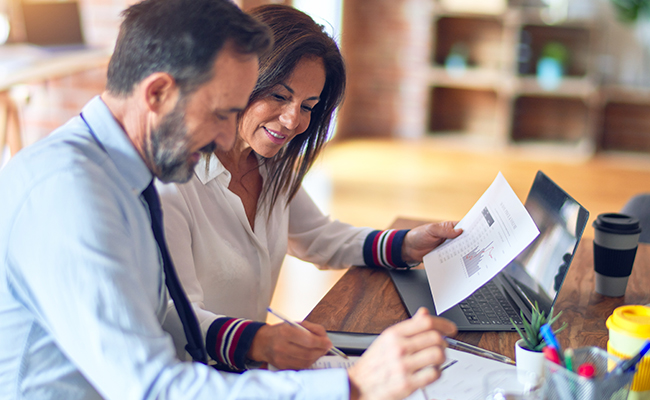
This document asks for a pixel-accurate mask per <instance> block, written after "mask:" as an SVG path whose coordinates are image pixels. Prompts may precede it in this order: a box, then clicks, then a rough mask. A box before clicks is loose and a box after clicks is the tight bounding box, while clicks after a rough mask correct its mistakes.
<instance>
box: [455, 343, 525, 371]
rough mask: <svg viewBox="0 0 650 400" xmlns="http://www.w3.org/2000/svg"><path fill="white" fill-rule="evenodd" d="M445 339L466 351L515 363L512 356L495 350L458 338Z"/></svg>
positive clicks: (511, 363) (507, 362)
mask: <svg viewBox="0 0 650 400" xmlns="http://www.w3.org/2000/svg"><path fill="white" fill-rule="evenodd" d="M445 340H446V341H447V343H449V345H450V346H452V347H456V348H458V349H459V350H464V351H466V352H468V353H472V354H476V355H478V356H483V357H486V358H489V359H492V360H495V361H499V362H502V363H506V364H510V365H515V362H514V361H512V359H511V358H508V357H506V356H504V355H501V354H498V353H494V352H491V351H489V350H485V349H482V348H480V347H476V346H473V345H471V344H469V343H465V342H460V341H458V340H456V339H452V338H445Z"/></svg>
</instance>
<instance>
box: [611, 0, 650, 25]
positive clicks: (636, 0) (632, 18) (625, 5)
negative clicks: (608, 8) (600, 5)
mask: <svg viewBox="0 0 650 400" xmlns="http://www.w3.org/2000/svg"><path fill="white" fill-rule="evenodd" d="M611 2H612V4H613V5H614V8H615V9H616V11H617V12H618V17H619V19H620V20H622V21H623V22H627V23H634V22H636V20H637V19H638V18H639V16H645V18H650V0H611Z"/></svg>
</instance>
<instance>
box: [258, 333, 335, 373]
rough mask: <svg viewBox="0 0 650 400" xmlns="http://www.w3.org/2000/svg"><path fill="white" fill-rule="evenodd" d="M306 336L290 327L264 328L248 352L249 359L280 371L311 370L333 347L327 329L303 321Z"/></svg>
mask: <svg viewBox="0 0 650 400" xmlns="http://www.w3.org/2000/svg"><path fill="white" fill-rule="evenodd" d="M300 325H302V326H304V327H305V328H307V329H308V330H309V332H305V331H303V330H302V329H298V328H297V327H295V326H291V325H289V324H287V323H281V324H277V325H264V326H263V327H261V328H260V329H259V330H258V331H257V333H256V334H255V337H254V338H253V343H252V344H251V348H250V350H249V351H248V358H250V359H251V360H254V361H260V362H266V363H269V364H271V365H273V366H274V367H276V368H278V369H296V370H297V369H305V368H309V367H310V366H311V365H312V364H313V363H314V362H315V361H316V360H318V358H320V357H321V356H323V355H324V354H325V353H327V351H328V350H329V349H330V348H331V347H332V342H331V341H330V339H329V338H328V337H327V333H326V331H325V328H323V327H322V326H320V325H318V324H313V323H311V322H308V321H303V322H301V323H300Z"/></svg>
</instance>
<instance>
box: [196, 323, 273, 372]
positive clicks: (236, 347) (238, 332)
mask: <svg viewBox="0 0 650 400" xmlns="http://www.w3.org/2000/svg"><path fill="white" fill-rule="evenodd" d="M263 325H265V324H264V323H262V322H255V321H251V320H248V319H243V318H227V317H226V318H217V319H216V320H214V322H212V324H211V325H210V327H209V328H208V333H207V335H206V339H205V342H206V349H207V351H208V354H209V355H210V357H212V359H213V360H215V361H216V362H217V364H218V366H219V367H224V366H225V367H226V368H220V369H225V370H234V371H243V370H245V369H246V354H248V351H249V350H250V348H251V344H252V343H253V338H254V337H255V334H256V333H257V331H258V330H259V329H260V328H261V327H262V326H263Z"/></svg>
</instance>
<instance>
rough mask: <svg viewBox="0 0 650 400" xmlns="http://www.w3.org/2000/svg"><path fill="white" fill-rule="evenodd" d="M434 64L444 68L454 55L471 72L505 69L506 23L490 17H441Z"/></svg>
mask: <svg viewBox="0 0 650 400" xmlns="http://www.w3.org/2000/svg"><path fill="white" fill-rule="evenodd" d="M434 32H435V38H434V42H435V51H434V52H433V63H434V64H435V65H437V66H443V65H445V62H446V60H447V57H449V55H450V54H452V53H456V54H458V53H461V54H462V53H464V54H462V57H463V58H464V60H465V64H466V66H467V67H469V68H475V67H479V68H487V69H499V68H501V67H502V56H501V55H502V42H503V41H502V39H503V23H502V21H501V20H500V19H498V18H495V17H490V16H477V17H440V18H438V19H437V22H436V28H435V31H434Z"/></svg>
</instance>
